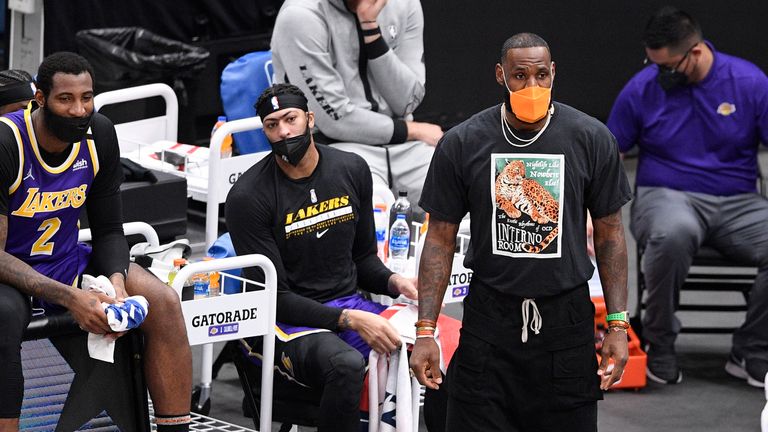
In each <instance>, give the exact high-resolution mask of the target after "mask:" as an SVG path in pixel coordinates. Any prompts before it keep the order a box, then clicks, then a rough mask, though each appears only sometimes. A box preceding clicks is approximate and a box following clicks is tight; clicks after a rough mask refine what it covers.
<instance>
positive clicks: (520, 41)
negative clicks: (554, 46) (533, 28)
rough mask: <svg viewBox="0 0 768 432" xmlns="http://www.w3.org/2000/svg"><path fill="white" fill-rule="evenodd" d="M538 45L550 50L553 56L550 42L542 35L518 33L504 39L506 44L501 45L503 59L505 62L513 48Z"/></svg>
mask: <svg viewBox="0 0 768 432" xmlns="http://www.w3.org/2000/svg"><path fill="white" fill-rule="evenodd" d="M536 47H544V48H546V49H547V51H549V55H550V57H551V56H552V51H551V50H550V49H549V44H548V43H547V41H545V40H544V39H543V38H542V37H541V36H539V35H537V34H536V33H518V34H516V35H513V36H512V37H510V38H509V39H507V40H506V41H504V45H502V47H501V61H502V62H504V59H505V58H506V57H507V51H509V50H511V49H514V48H536Z"/></svg>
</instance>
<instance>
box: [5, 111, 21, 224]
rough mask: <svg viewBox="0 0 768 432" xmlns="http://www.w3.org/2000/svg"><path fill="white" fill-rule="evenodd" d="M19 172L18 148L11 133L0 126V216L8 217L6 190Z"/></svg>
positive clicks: (6, 127)
mask: <svg viewBox="0 0 768 432" xmlns="http://www.w3.org/2000/svg"><path fill="white" fill-rule="evenodd" d="M18 172H19V147H18V145H17V144H16V137H15V136H14V135H13V131H12V130H11V128H10V127H8V126H7V125H5V124H0V214H2V215H5V216H7V215H8V198H9V197H8V188H10V187H11V184H12V183H13V182H14V180H16V176H17V175H18Z"/></svg>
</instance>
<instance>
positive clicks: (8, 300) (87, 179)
mask: <svg viewBox="0 0 768 432" xmlns="http://www.w3.org/2000/svg"><path fill="white" fill-rule="evenodd" d="M34 99H35V102H34V103H33V104H32V105H36V106H37V107H39V108H38V109H36V110H34V111H33V110H32V109H31V107H30V108H27V109H25V110H22V111H15V112H13V113H9V114H6V115H5V117H2V118H0V122H2V125H0V247H2V251H0V328H2V329H3V336H2V337H0V363H2V364H3V367H2V368H0V388H2V389H3V391H2V392H0V431H10V430H13V431H15V430H18V424H19V423H18V417H19V413H20V407H21V401H22V396H23V390H24V379H23V376H22V368H21V358H20V353H19V350H20V345H21V339H22V335H23V332H24V329H25V328H26V326H27V324H28V322H29V320H30V301H29V298H30V296H31V297H33V298H34V299H35V300H36V301H38V302H40V303H42V304H43V305H44V306H46V308H47V309H51V308H65V309H67V310H69V312H70V313H71V314H72V316H73V317H74V319H75V320H76V321H77V322H78V324H79V325H80V327H81V328H82V329H83V330H86V331H88V332H90V333H96V334H105V333H111V330H110V328H109V325H108V324H107V320H106V315H105V313H104V309H103V307H102V306H101V302H108V303H114V302H115V301H116V300H117V301H121V300H122V299H123V298H125V297H127V296H129V295H142V296H144V297H145V298H146V299H147V300H148V302H149V304H150V305H151V308H152V311H153V312H152V313H151V314H149V315H148V316H147V319H146V321H144V323H143V324H142V326H141V329H142V331H143V333H144V340H145V346H146V353H145V362H144V364H145V367H144V371H145V374H146V377H147V383H148V387H149V392H150V395H151V397H152V400H153V403H154V407H155V414H156V417H157V425H158V431H166V432H167V431H186V430H188V425H189V407H190V397H191V379H192V377H191V367H192V366H191V353H190V349H189V345H188V341H187V338H186V329H185V327H184V323H183V318H182V314H181V307H180V305H179V298H178V296H177V295H176V294H175V293H174V292H173V290H171V289H170V288H169V287H167V286H165V285H164V284H163V283H162V282H160V281H159V280H158V279H156V278H154V277H153V276H152V275H150V274H149V273H147V272H146V271H144V270H143V269H141V268H140V267H138V266H136V265H134V264H130V265H129V259H128V245H127V243H126V241H125V237H124V235H123V231H122V208H121V199H120V183H121V182H122V170H121V167H120V161H119V148H118V144H117V137H116V134H115V129H114V127H113V126H112V124H111V123H110V122H109V120H108V119H107V118H106V117H104V116H102V115H100V114H98V113H94V105H93V71H92V68H91V66H90V65H89V64H88V62H87V61H86V60H85V59H84V58H82V57H80V56H78V55H76V54H73V53H66V52H62V53H56V54H53V55H51V56H49V57H47V58H46V59H45V60H44V61H43V63H42V64H41V65H40V68H39V70H38V74H37V90H36V92H35V95H34ZM86 204H87V207H86V208H87V212H88V218H89V221H90V224H91V229H92V232H93V250H92V251H91V250H90V248H86V247H84V246H82V245H80V244H78V242H77V235H78V225H77V221H78V217H79V214H80V211H81V209H82V207H83V206H84V205H86ZM86 269H87V270H86ZM84 272H86V273H89V274H102V275H106V276H108V277H109V279H110V281H111V282H112V284H113V285H114V287H115V291H116V292H117V299H110V298H107V297H106V296H103V295H100V294H93V293H90V292H85V291H82V290H80V289H77V288H76V286H77V285H78V279H79V277H80V275H82V274H83V273H84ZM114 336H115V337H119V336H120V335H119V334H114ZM105 384H106V383H105Z"/></svg>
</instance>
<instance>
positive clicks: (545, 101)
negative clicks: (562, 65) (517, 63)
mask: <svg viewBox="0 0 768 432" xmlns="http://www.w3.org/2000/svg"><path fill="white" fill-rule="evenodd" d="M502 73H504V71H503V70H502ZM552 84H553V85H554V78H553V82H552ZM504 86H506V87H507V91H508V92H509V106H510V109H511V110H512V113H514V114H515V117H517V118H518V119H520V120H521V121H523V122H526V123H536V122H537V121H539V120H541V119H543V118H544V116H546V115H547V110H548V109H549V104H550V101H551V95H552V88H545V87H526V88H524V89H522V90H518V91H516V92H513V91H511V90H510V89H509V86H507V77H506V75H505V76H504Z"/></svg>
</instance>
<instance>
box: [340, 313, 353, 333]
mask: <svg viewBox="0 0 768 432" xmlns="http://www.w3.org/2000/svg"><path fill="white" fill-rule="evenodd" d="M351 327H352V325H351V322H350V320H349V311H348V310H347V309H344V310H343V311H341V316H339V330H349V329H350V328H351Z"/></svg>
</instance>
